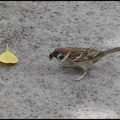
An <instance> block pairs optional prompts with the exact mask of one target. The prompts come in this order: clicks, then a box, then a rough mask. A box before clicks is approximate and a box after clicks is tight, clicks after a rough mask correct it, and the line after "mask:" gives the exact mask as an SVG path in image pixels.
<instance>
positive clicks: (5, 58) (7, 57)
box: [0, 43, 18, 64]
mask: <svg viewBox="0 0 120 120" xmlns="http://www.w3.org/2000/svg"><path fill="white" fill-rule="evenodd" d="M0 61H1V62H3V63H13V64H14V63H17V62H18V58H17V57H16V56H15V55H14V54H13V53H11V52H10V51H8V43H7V51H6V52H4V53H3V54H1V55H0Z"/></svg>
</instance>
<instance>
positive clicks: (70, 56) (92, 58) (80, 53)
mask: <svg viewBox="0 0 120 120" xmlns="http://www.w3.org/2000/svg"><path fill="white" fill-rule="evenodd" d="M118 51H120V47H116V48H113V49H109V50H105V51H98V50H95V49H90V48H80V47H75V48H69V47H68V48H56V49H55V50H54V51H53V52H52V53H51V54H50V55H49V58H50V60H51V59H52V57H55V58H57V59H58V60H59V61H61V62H62V63H64V65H63V67H69V66H72V67H81V68H83V69H84V73H83V75H82V76H81V77H80V78H75V79H74V80H75V81H79V80H81V79H82V78H83V77H84V75H85V74H86V73H87V71H88V68H89V67H90V66H91V65H92V64H94V63H96V62H98V61H99V60H101V58H102V57H104V56H106V55H107V54H109V53H113V52H118Z"/></svg>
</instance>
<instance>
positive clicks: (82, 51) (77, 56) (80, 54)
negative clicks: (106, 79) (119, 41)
mask: <svg viewBox="0 0 120 120" xmlns="http://www.w3.org/2000/svg"><path fill="white" fill-rule="evenodd" d="M101 52H102V51H98V50H95V49H90V48H79V47H77V48H71V52H70V55H69V58H70V59H71V60H74V62H80V61H83V60H87V59H90V58H92V57H93V56H96V55H97V54H99V53H101Z"/></svg>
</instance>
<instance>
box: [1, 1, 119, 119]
mask: <svg viewBox="0 0 120 120" xmlns="http://www.w3.org/2000/svg"><path fill="white" fill-rule="evenodd" d="M3 20H6V22H5V23H3V24H0V54H2V53H3V52H5V50H6V44H7V42H9V51H10V52H12V53H13V54H15V55H16V56H17V57H18V59H19V62H18V63H17V64H15V65H6V64H2V63H0V66H1V69H0V118H31V119H35V118H36V119H37V118H41V119H43V118H59V119H64V118H66V119H67V118H69V119H72V118H105V119H107V118H111V119H112V118H120V52H117V53H112V54H110V55H107V56H106V57H104V58H103V59H102V60H101V61H99V62H97V63H95V64H94V65H93V66H91V68H90V69H89V71H88V73H87V75H86V76H85V77H84V78H83V79H82V80H81V81H79V82H75V81H73V79H74V78H75V77H79V76H80V75H81V74H82V73H83V71H82V70H81V69H79V68H62V67H61V65H62V64H61V63H59V61H57V60H56V59H53V60H52V61H50V60H49V58H48V55H49V52H52V51H53V50H54V49H55V48H57V47H89V48H94V49H98V50H106V49H109V48H114V47H118V46H120V33H119V31H120V2H119V1H0V21H3Z"/></svg>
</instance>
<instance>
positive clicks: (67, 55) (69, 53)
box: [61, 52, 70, 62]
mask: <svg viewBox="0 0 120 120" xmlns="http://www.w3.org/2000/svg"><path fill="white" fill-rule="evenodd" d="M69 54H70V52H69V53H68V54H67V55H66V56H65V57H64V58H63V59H62V60H61V62H64V61H65V60H66V59H67V58H68V56H69Z"/></svg>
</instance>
